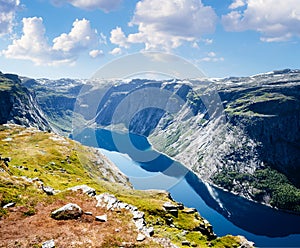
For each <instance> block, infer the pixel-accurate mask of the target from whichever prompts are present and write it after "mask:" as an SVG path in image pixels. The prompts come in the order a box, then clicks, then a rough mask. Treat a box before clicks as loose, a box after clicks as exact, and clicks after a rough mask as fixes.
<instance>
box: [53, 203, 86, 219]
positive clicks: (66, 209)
mask: <svg viewBox="0 0 300 248" xmlns="http://www.w3.org/2000/svg"><path fill="white" fill-rule="evenodd" d="M82 214H83V212H82V209H81V208H80V207H79V206H78V205H77V204H73V203H69V204H67V205H65V206H63V207H61V208H59V209H57V210H55V211H53V212H52V213H51V218H53V219H55V220H72V219H78V218H79V217H81V215H82Z"/></svg>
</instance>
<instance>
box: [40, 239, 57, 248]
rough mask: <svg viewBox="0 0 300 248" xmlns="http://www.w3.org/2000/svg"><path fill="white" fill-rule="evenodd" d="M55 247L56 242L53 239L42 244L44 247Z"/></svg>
mask: <svg viewBox="0 0 300 248" xmlns="http://www.w3.org/2000/svg"><path fill="white" fill-rule="evenodd" d="M54 247H55V242H54V240H53V239H51V240H47V241H45V242H44V243H43V244H42V248H54Z"/></svg>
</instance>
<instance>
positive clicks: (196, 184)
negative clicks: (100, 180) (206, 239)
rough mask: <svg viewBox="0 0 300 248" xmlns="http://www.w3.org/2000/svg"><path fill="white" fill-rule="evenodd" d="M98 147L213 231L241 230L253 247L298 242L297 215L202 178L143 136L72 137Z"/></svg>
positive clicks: (138, 182)
mask: <svg viewBox="0 0 300 248" xmlns="http://www.w3.org/2000/svg"><path fill="white" fill-rule="evenodd" d="M73 138H74V139H76V140H78V141H80V142H81V143H83V144H85V145H89V146H94V147H100V148H102V149H101V150H102V152H103V153H104V154H105V155H106V156H107V157H109V158H110V160H112V161H113V162H114V163H115V164H116V165H117V166H118V167H119V168H120V170H121V171H122V172H123V173H124V174H126V175H127V176H128V178H129V180H130V182H131V183H132V185H133V186H134V188H136V189H165V190H168V191H169V192H170V193H171V195H172V197H173V199H174V200H176V201H179V202H182V203H184V205H186V206H188V207H194V208H196V209H197V210H198V211H199V213H200V214H201V215H202V216H203V217H204V218H206V219H207V220H208V221H209V222H210V223H211V224H212V225H213V227H214V231H215V233H216V234H217V235H218V236H223V235H226V234H233V235H243V236H245V237H246V238H247V239H248V240H251V241H254V242H255V244H256V246H257V247H300V216H298V215H293V214H289V213H285V212H281V211H277V210H274V209H271V208H269V207H266V206H263V205H261V204H256V203H253V202H250V201H248V200H245V199H244V198H241V197H238V196H235V195H233V194H230V193H228V192H225V191H223V190H220V189H217V188H215V187H212V186H210V185H207V184H204V183H203V182H202V181H201V180H199V179H198V178H197V176H195V174H193V173H192V172H191V171H189V170H187V169H186V168H185V167H184V166H182V165H181V164H180V163H178V162H176V161H173V160H172V159H170V158H169V157H167V156H165V155H163V154H160V153H158V152H156V151H154V150H152V149H151V145H150V144H149V143H148V141H147V139H146V138H145V137H143V136H139V135H135V134H129V135H128V134H127V135H126V134H122V133H116V132H111V131H108V130H104V129H98V130H96V131H95V130H92V129H86V130H84V132H82V133H80V134H79V135H76V137H73Z"/></svg>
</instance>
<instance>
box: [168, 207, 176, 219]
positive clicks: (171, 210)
mask: <svg viewBox="0 0 300 248" xmlns="http://www.w3.org/2000/svg"><path fill="white" fill-rule="evenodd" d="M168 212H169V213H170V214H172V215H173V216H174V217H176V218H177V217H178V209H170V210H168Z"/></svg>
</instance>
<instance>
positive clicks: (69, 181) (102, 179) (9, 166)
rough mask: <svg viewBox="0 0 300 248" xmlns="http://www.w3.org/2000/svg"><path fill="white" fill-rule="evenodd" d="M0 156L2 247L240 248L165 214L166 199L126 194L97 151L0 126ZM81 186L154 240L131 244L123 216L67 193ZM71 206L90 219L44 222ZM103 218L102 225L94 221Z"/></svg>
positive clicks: (192, 217) (196, 223)
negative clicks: (136, 216)
mask: <svg viewBox="0 0 300 248" xmlns="http://www.w3.org/2000/svg"><path fill="white" fill-rule="evenodd" d="M0 151H1V169H0V170H1V171H0V227H1V228H0V246H1V247H42V243H43V242H45V241H47V240H52V239H53V240H54V241H55V244H56V247H175V246H171V245H172V243H173V244H176V245H177V247H186V246H193V247H207V246H209V247H239V246H240V245H241V244H242V242H245V240H244V239H243V238H241V237H234V236H230V235H228V236H225V237H221V238H216V237H215V236H214V235H213V233H211V232H209V230H211V226H210V225H209V223H208V222H207V221H206V220H204V219H203V218H202V217H201V216H200V215H199V214H198V213H197V212H194V211H190V210H189V209H186V208H184V207H182V208H180V209H179V210H178V213H177V214H175V215H174V214H170V213H169V212H167V211H166V210H165V209H164V207H163V206H164V204H165V202H172V200H170V199H169V195H168V194H167V193H166V192H159V191H136V190H132V189H131V188H130V185H129V183H128V181H127V179H126V177H125V176H124V175H123V174H122V173H121V172H119V171H118V169H117V168H116V167H115V166H114V165H113V164H111V163H110V162H109V161H108V160H107V159H106V158H105V157H104V156H103V155H101V154H100V153H99V152H98V151H97V150H95V149H93V148H88V147H84V146H82V145H80V144H79V143H77V142H75V141H72V140H69V139H67V138H63V137H60V136H58V135H56V134H53V133H49V132H41V131H38V130H36V129H33V128H24V127H20V126H16V125H4V126H0ZM83 184H85V185H88V186H90V187H93V188H94V189H95V190H96V193H97V194H100V193H103V192H109V193H110V194H114V195H115V196H116V197H117V198H118V199H119V200H120V201H122V202H126V203H128V204H132V205H134V206H136V207H137V208H138V209H139V210H140V211H143V212H144V213H145V221H146V223H147V226H149V227H150V226H152V227H153V228H154V235H153V236H152V237H148V238H146V239H145V240H143V241H137V238H136V237H137V235H138V230H137V228H136V226H135V225H134V223H133V222H132V214H131V213H130V212H129V211H127V210H125V209H122V210H118V211H117V210H115V211H113V210H108V209H107V208H104V207H96V203H97V202H96V199H95V197H90V196H87V195H85V194H83V193H81V192H72V191H68V190H67V189H68V188H70V187H73V186H76V185H83ZM46 189H47V190H46ZM70 202H71V203H74V204H77V205H79V206H80V207H81V208H82V209H83V211H84V212H88V213H89V214H84V215H82V216H81V217H80V218H78V219H74V220H54V219H52V218H51V217H50V214H51V212H52V211H53V210H55V209H57V208H59V207H62V206H64V205H65V204H67V203H70ZM7 204H10V205H9V206H7ZM174 204H177V203H174ZM103 214H105V215H107V219H108V221H107V222H104V223H103V222H99V221H97V220H96V219H95V216H98V215H103ZM171 242H172V243H171Z"/></svg>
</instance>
